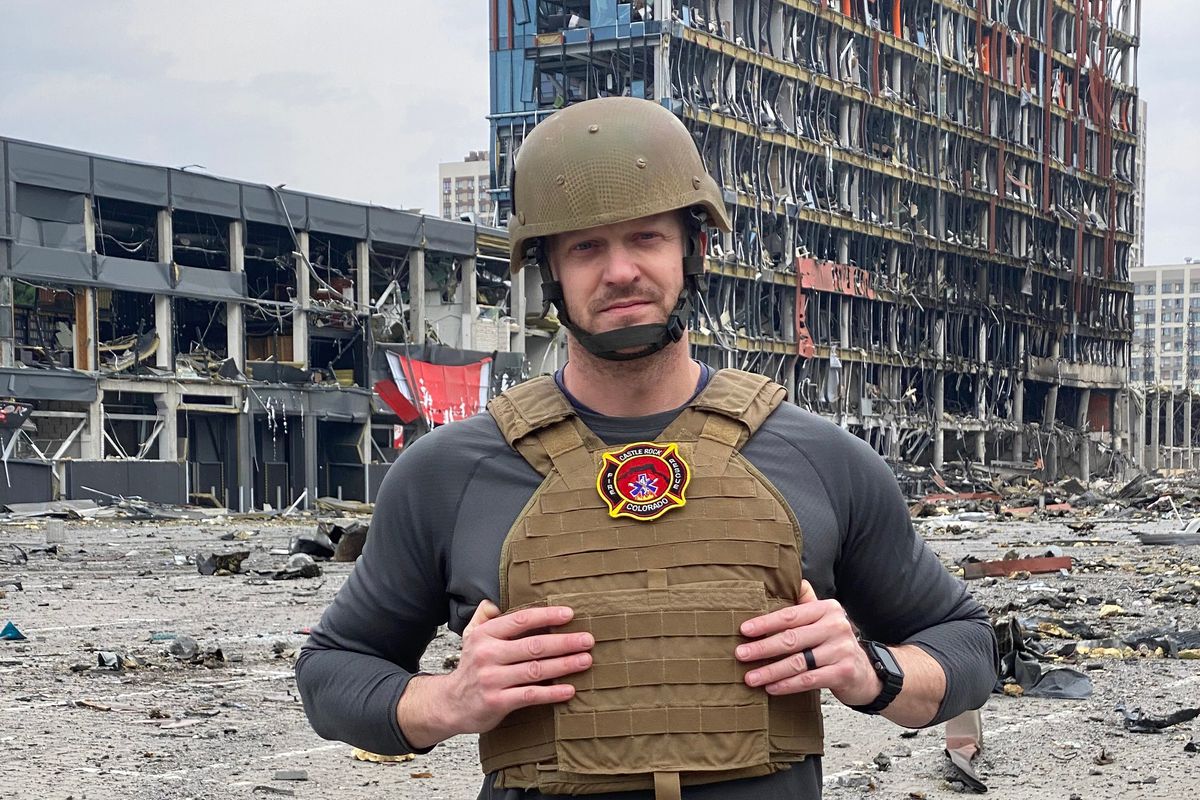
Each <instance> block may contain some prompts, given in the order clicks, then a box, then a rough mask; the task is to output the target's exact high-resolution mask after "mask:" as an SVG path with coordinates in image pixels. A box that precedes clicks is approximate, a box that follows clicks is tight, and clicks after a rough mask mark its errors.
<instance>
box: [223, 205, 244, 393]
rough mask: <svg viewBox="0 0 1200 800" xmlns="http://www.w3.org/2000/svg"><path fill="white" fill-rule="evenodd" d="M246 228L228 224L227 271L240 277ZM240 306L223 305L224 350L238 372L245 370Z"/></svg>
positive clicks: (237, 223)
mask: <svg viewBox="0 0 1200 800" xmlns="http://www.w3.org/2000/svg"><path fill="white" fill-rule="evenodd" d="M245 232H246V228H245V225H243V224H242V221H241V220H234V221H233V222H231V223H229V271H230V272H232V273H233V274H235V275H241V274H242V273H244V272H245V271H246V235H245ZM242 311H243V309H242V304H241V303H239V302H237V301H236V300H231V301H229V302H228V303H226V304H225V332H226V336H225V349H226V353H227V354H228V356H229V357H230V358H232V359H233V363H234V364H237V368H238V369H240V370H243V371H244V370H245V369H246V320H245V316H244V315H243V313H242Z"/></svg>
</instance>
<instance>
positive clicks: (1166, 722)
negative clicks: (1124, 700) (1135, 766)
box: [1116, 705, 1200, 733]
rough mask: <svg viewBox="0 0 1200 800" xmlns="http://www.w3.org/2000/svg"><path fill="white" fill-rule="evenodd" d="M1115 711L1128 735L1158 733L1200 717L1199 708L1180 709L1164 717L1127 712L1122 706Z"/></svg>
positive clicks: (1133, 710)
mask: <svg viewBox="0 0 1200 800" xmlns="http://www.w3.org/2000/svg"><path fill="white" fill-rule="evenodd" d="M1116 710H1117V711H1119V712H1121V714H1122V715H1123V716H1124V717H1125V730H1127V731H1129V732H1130V733H1160V732H1162V730H1163V729H1164V728H1169V727H1171V726H1172V725H1178V724H1179V723H1181V722H1190V721H1191V720H1194V719H1195V718H1196V717H1200V708H1181V709H1180V710H1178V711H1176V712H1174V713H1171V714H1168V715H1167V716H1165V717H1151V716H1147V715H1146V714H1144V713H1143V712H1142V709H1140V708H1134V709H1132V710H1129V709H1126V708H1125V706H1123V705H1120V706H1117V708H1116Z"/></svg>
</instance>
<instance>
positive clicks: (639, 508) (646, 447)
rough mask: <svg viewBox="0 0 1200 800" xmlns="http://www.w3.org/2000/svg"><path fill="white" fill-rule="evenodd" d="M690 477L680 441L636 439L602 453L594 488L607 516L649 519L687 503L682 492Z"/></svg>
mask: <svg viewBox="0 0 1200 800" xmlns="http://www.w3.org/2000/svg"><path fill="white" fill-rule="evenodd" d="M691 478H692V471H691V468H690V467H688V465H687V462H685V461H684V460H683V458H682V456H680V455H679V445H677V444H675V443H673V442H672V443H671V444H668V445H660V444H655V443H654V442H635V443H634V444H630V445H626V446H625V447H623V448H621V449H620V450H614V451H612V452H610V453H605V454H604V460H603V461H602V462H601V463H600V474H599V475H597V476H596V490H597V491H598V492H600V497H602V498H603V499H604V502H605V503H606V504H607V505H608V515H609V516H610V517H632V518H633V519H636V520H639V521H641V522H649V521H650V520H653V519H658V518H659V517H661V516H662V515H663V514H665V513H667V512H668V511H670V510H671V509H673V508H682V507H683V506H684V505H685V504H686V503H687V500H686V499H684V494H683V493H684V492H685V491H686V490H687V486H688V482H689V481H690V480H691Z"/></svg>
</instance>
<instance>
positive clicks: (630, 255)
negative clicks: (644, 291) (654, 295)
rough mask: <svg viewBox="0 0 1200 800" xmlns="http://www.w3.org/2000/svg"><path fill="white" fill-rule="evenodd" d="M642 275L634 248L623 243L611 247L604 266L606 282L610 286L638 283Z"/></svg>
mask: <svg viewBox="0 0 1200 800" xmlns="http://www.w3.org/2000/svg"><path fill="white" fill-rule="evenodd" d="M641 274H642V270H641V267H640V266H638V262H637V257H636V255H635V254H634V252H633V250H632V248H630V247H628V246H627V245H625V244H623V243H616V244H613V245H610V246H609V248H608V260H607V262H606V263H605V265H604V281H605V283H610V284H625V283H632V282H633V281H636V280H637V279H638V278H639V277H640V276H641Z"/></svg>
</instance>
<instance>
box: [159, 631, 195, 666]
mask: <svg viewBox="0 0 1200 800" xmlns="http://www.w3.org/2000/svg"><path fill="white" fill-rule="evenodd" d="M167 652H168V653H170V654H171V657H172V658H176V659H178V660H180V661H191V660H192V659H194V658H195V657H196V656H197V654H199V652H200V645H199V644H197V643H196V640H195V639H193V638H192V637H190V636H186V635H182V636H174V637H172V639H171V644H170V645H169V646H168V647H167Z"/></svg>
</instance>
